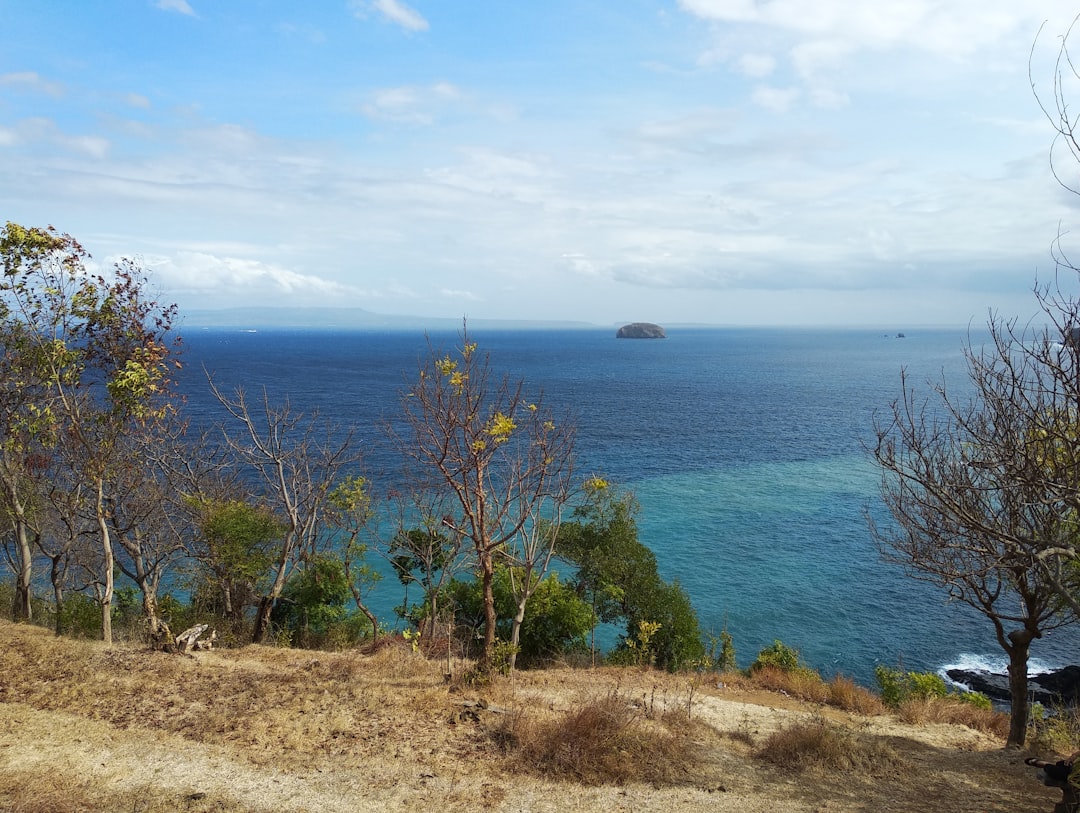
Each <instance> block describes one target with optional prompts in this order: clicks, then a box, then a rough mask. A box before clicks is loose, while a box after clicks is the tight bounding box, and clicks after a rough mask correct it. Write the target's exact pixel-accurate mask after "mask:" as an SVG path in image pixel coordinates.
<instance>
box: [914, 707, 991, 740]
mask: <svg viewBox="0 0 1080 813" xmlns="http://www.w3.org/2000/svg"><path fill="white" fill-rule="evenodd" d="M896 714H897V716H898V717H899V718H900V720H901V721H903V722H905V723H909V724H911V725H926V724H927V723H947V724H951V725H962V726H967V727H968V728H971V729H974V730H975V731H982V732H984V733H986V734H991V735H993V736H995V737H1001V738H1002V739H1005V738H1006V737H1007V736H1008V734H1009V715H1007V714H1005V713H1004V712H1000V711H995V710H993V709H981V708H979V707H978V706H976V705H974V704H973V703H969V702H966V701H964V700H959V699H957V698H955V697H927V698H913V699H911V700H906V701H904V703H903V704H901V706H900V708H899V709H897V712H896Z"/></svg>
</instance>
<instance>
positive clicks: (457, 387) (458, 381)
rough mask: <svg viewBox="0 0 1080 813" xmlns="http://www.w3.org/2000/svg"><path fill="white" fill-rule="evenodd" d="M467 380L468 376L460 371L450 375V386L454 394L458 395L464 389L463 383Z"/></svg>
mask: <svg viewBox="0 0 1080 813" xmlns="http://www.w3.org/2000/svg"><path fill="white" fill-rule="evenodd" d="M467 380H468V376H467V375H465V373H463V372H461V371H460V370H455V371H454V372H453V373H451V374H450V386H451V387H453V388H454V392H455V393H457V394H458V395H460V394H461V392H462V390H464V389H465V382H466V381H467Z"/></svg>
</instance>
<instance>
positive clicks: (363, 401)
mask: <svg viewBox="0 0 1080 813" xmlns="http://www.w3.org/2000/svg"><path fill="white" fill-rule="evenodd" d="M469 333H470V339H471V340H473V341H477V342H478V343H479V345H480V349H481V350H482V351H486V352H488V353H490V358H491V362H492V366H493V367H494V369H495V370H497V371H499V372H500V373H502V372H505V373H507V374H508V375H510V376H511V377H513V378H515V379H516V378H522V379H524V380H525V382H526V387H527V389H528V390H529V391H531V392H533V393H539V392H542V393H543V397H544V400H545V402H546V403H547V404H548V405H549V406H551V407H553V408H554V409H555V410H556V411H557V412H559V411H561V410H563V409H565V408H569V409H570V410H572V412H573V414H574V415H575V417H576V420H577V424H578V453H579V465H580V469H581V470H582V472H583V474H585V473H588V474H592V473H596V474H601V475H603V476H605V477H607V478H608V479H611V480H614V481H616V482H617V483H619V484H620V485H622V486H624V487H626V488H628V489H631V490H632V491H633V492H634V494H635V495H636V497H637V500H638V502H639V503H640V506H641V512H640V515H639V528H640V537H641V540H642V542H644V543H645V544H647V545H648V546H649V547H650V548H651V549H652V550H653V551H654V552H655V553H656V556H657V560H658V562H659V567H660V570H661V573H662V575H663V576H664V577H665V578H667V579H678V581H679V582H680V583H681V584H682V586H683V587H684V588H685V589H686V590H687V592H688V593H689V595H690V597H691V599H692V601H693V604H694V606H695V608H696V609H697V612H698V615H699V617H700V620H701V625H702V628H703V629H704V630H707V631H713V632H719V631H720V630H721V629H723V628H725V627H726V628H727V630H728V631H729V632H730V633H731V634H732V636H733V637H734V642H735V646H736V650H737V653H738V657H739V661H740V664H741V665H743V666H745V665H747V664H748V663H749V662H750V661H751V660H753V658H754V656H755V655H756V653H757V652H758V651H759V650H760V649H761V648H762V647H764V646H768V645H769V644H771V643H772V642H773V641H774V640H777V639H779V640H781V641H783V642H784V643H786V644H789V645H791V646H794V647H796V648H797V649H798V650H799V651H800V653H801V655H802V657H803V659H804V660H805V661H806V662H807V663H809V664H810V665H811V666H813V667H815V668H817V669H819V670H820V671H821V672H822V673H824V674H827V675H831V674H834V673H843V674H846V675H850V676H852V677H854V678H855V679H856V680H858V681H860V682H862V683H865V684H872V683H873V670H874V666H875V665H876V664H878V663H884V664H886V665H889V666H896V665H900V664H902V665H903V667H904V668H905V669H912V670H919V671H923V670H930V671H936V670H939V669H941V668H943V667H948V666H955V665H960V666H969V667H973V666H974V667H977V666H989V667H997V668H1003V667H1004V663H1005V661H1004V659H1003V656H1002V653H1001V651H1000V649H999V647H998V646H997V644H996V642H995V639H994V635H993V630H992V627H991V626H990V624H989V622H987V621H986V620H984V619H983V617H982V616H980V615H978V614H977V613H976V612H974V611H973V610H971V609H970V608H968V607H966V606H965V605H962V604H955V603H953V604H950V603H947V602H946V600H945V595H944V593H943V592H942V591H941V590H939V589H937V588H935V587H933V586H931V585H928V584H925V583H922V582H918V581H915V580H913V579H911V578H909V577H907V576H905V575H904V573H903V572H902V570H901V569H900V568H899V567H898V566H896V565H891V564H887V563H885V562H883V561H882V559H881V556H880V553H879V551H878V549H877V547H876V546H875V544H874V541H873V539H872V537H871V535H870V532H869V530H868V523H867V518H866V517H867V513H869V514H870V515H871V516H873V517H875V518H876V519H877V520H878V521H880V522H887V517H886V515H885V513H884V511H883V508H882V506H881V503H880V498H879V494H878V483H879V480H878V472H877V470H876V469H875V467H874V465H873V463H872V461H871V460H870V458H869V456H868V454H867V452H866V451H865V447H866V444H867V443H868V442H869V441H870V439H871V438H872V431H873V418H874V415H875V413H877V414H884V413H885V412H887V410H888V408H889V404H890V402H891V401H892V400H893V399H894V398H896V397H897V396H898V395H899V393H900V372H901V370H902V369H906V371H907V374H908V379H909V381H910V382H913V383H915V384H916V385H917V386H919V388H920V389H922V390H923V391H924V392H926V394H930V392H929V385H928V384H927V383H926V382H934V383H937V382H940V381H941V380H942V379H943V377H944V379H945V380H946V381H947V382H948V384H949V387H950V391H955V392H957V393H960V392H963V391H965V390H966V386H965V385H966V374H965V365H964V357H963V347H964V343H965V341H967V340H969V339H970V340H972V341H975V342H976V343H977V342H978V341H980V340H981V336H980V335H979V334H978V333H975V334H970V333H969V330H968V329H967V328H956V329H916V330H907V331H905V335H904V336H902V337H901V336H898V335H897V334H896V333H895V332H891V333H890V332H882V331H874V330H855V329H847V330H825V329H764V328H761V329H742V328H739V329H735V328H732V329H721V328H710V329H689V328H688V329H680V328H668V330H667V333H668V338H666V339H664V340H627V339H622V340H620V339H616V338H615V331H614V329H610V330H606V329H605V330H601V329H573V330H484V329H476V328H472V327H470V331H469ZM429 340H430V342H431V343H433V344H434V345H435V346H437V347H438V346H442V347H446V348H452V347H454V346H456V345H458V344H460V338H459V337H458V336H457V334H455V333H432V334H430V335H429V336H425V334H424V333H422V332H420V331H404V330H402V331H384V332H365V331H361V330H333V329H324V330H281V329H276V330H270V329H258V330H239V329H198V328H195V329H191V330H188V331H186V332H185V333H184V344H185V346H186V349H185V353H184V359H185V362H186V364H185V372H184V374H183V376H182V378H181V386H182V390H183V392H184V393H185V395H186V397H187V402H188V403H187V409H188V412H189V414H190V415H191V416H192V417H193V419H194V420H195V421H205V420H213V419H215V418H219V417H221V415H220V412H219V409H218V407H217V405H216V402H215V401H214V399H213V398H212V397H211V395H210V393H209V390H208V387H207V386H206V375H205V373H204V372H203V371H204V370H205V371H206V372H208V373H210V374H212V375H213V376H214V379H215V381H216V383H217V384H218V385H219V386H220V387H222V388H224V389H226V390H228V389H231V388H233V387H236V386H238V385H239V386H243V387H244V388H245V389H246V390H247V391H248V392H249V393H252V394H254V393H261V392H262V390H263V388H265V389H266V391H267V392H268V394H269V395H270V397H271V398H272V399H275V400H281V399H284V398H286V397H287V398H288V399H289V400H290V403H291V405H292V406H293V407H294V408H296V409H299V410H303V411H307V412H310V411H314V410H318V411H319V413H320V414H321V415H322V416H323V417H324V418H326V419H328V420H331V421H333V422H334V423H337V424H339V425H349V426H353V427H355V429H356V432H357V436H358V438H359V439H360V441H361V443H362V444H363V449H364V451H365V457H366V467H367V470H368V473H369V474H370V475H371V476H373V477H376V478H378V477H384V478H387V477H393V474H392V472H393V471H394V469H395V465H394V460H393V458H392V456H391V454H390V452H389V451H388V450H387V449H386V447H385V446H384V444H383V440H382V431H381V429H380V427H381V425H382V424H383V422H384V421H386V420H388V419H393V417H394V415H395V413H396V411H397V409H398V405H399V403H400V398H401V393H402V391H403V389H404V388H405V387H406V385H407V383H408V382H409V381H410V380H411V379H412V378H414V377H415V374H416V370H417V365H418V363H419V361H420V360H422V359H423V358H424V357H425V356H426V354H427V348H428V341H429ZM396 586H397V582H396V580H394V579H393V578H388V579H384V580H383V581H382V583H381V584H380V585H379V586H378V587H377V588H376V595H375V601H374V602H373V603H374V604H375V606H376V608H377V609H378V610H379V611H380V615H381V617H383V618H384V619H385V621H386V623H388V624H392V623H393V621H394V618H393V616H392V613H391V611H390V608H391V607H393V606H394V604H396V603H398V602H399V601H400V596H399V595H398V594H397V592H396V590H395V588H396ZM1077 642H1078V637H1077V634H1076V633H1075V632H1072V631H1068V632H1066V631H1060V632H1055V633H1051V634H1050V635H1048V636H1047V637H1045V638H1044V639H1042V640H1040V641H1036V642H1035V644H1034V646H1033V650H1032V654H1033V656H1034V658H1035V660H1034V662H1033V667H1034V669H1036V670H1039V669H1045V668H1056V667H1058V666H1062V665H1064V664H1066V663H1071V662H1075V661H1076V660H1077V646H1076V645H1077Z"/></svg>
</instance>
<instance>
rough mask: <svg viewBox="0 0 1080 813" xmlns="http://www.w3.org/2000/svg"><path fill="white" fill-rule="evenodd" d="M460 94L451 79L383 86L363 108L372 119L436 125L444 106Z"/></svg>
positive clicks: (365, 113) (456, 98)
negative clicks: (449, 80) (422, 84)
mask: <svg viewBox="0 0 1080 813" xmlns="http://www.w3.org/2000/svg"><path fill="white" fill-rule="evenodd" d="M460 96H461V93H460V91H459V90H458V89H457V88H456V87H454V86H453V85H452V84H450V83H448V82H437V83H435V84H433V85H426V86H419V85H414V86H404V87H395V88H383V89H381V90H377V91H375V92H374V93H373V94H372V96H371V98H370V100H369V101H367V102H365V103H364V104H363V105H362V106H361V108H360V109H361V111H362V112H363V113H364V115H365V116H368V117H369V118H373V119H382V120H384V121H397V122H403V123H407V124H424V125H429V124H434V122H435V119H436V117H437V114H438V113H439V112H440V111H441V110H442V109H443V108H444V106H445V105H447V104H449V103H451V102H454V101H456V100H458V99H459V98H460Z"/></svg>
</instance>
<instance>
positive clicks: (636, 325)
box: [615, 322, 667, 339]
mask: <svg viewBox="0 0 1080 813" xmlns="http://www.w3.org/2000/svg"><path fill="white" fill-rule="evenodd" d="M615 338H616V339H666V338H667V334H665V333H664V329H663V328H662V327H660V325H654V324H653V323H652V322H632V323H630V324H629V325H623V326H622V327H621V328H619V332H618V333H616V334H615Z"/></svg>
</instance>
